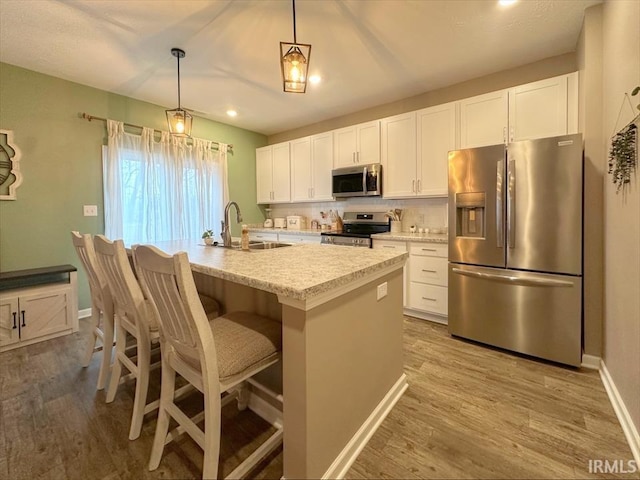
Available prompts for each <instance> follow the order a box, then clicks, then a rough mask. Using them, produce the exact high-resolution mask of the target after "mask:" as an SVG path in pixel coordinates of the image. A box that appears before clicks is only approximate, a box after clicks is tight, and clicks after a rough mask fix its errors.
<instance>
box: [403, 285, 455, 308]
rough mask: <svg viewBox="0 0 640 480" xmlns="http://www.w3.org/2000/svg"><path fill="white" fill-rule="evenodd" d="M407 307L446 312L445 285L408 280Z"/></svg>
mask: <svg viewBox="0 0 640 480" xmlns="http://www.w3.org/2000/svg"><path fill="white" fill-rule="evenodd" d="M409 308H414V309H416V310H422V311H424V312H432V313H438V314H440V315H446V314H447V287H438V286H435V285H425V284H424V283H419V282H409Z"/></svg>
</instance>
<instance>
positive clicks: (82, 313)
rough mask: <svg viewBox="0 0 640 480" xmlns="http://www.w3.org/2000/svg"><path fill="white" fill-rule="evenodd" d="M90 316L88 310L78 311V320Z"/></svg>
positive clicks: (89, 310)
mask: <svg viewBox="0 0 640 480" xmlns="http://www.w3.org/2000/svg"><path fill="white" fill-rule="evenodd" d="M90 316H91V309H90V308H83V309H82V310H78V318H88V317H90Z"/></svg>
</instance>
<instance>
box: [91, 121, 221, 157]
mask: <svg viewBox="0 0 640 480" xmlns="http://www.w3.org/2000/svg"><path fill="white" fill-rule="evenodd" d="M80 118H84V119H85V120H87V121H88V122H90V121H91V120H100V121H101V122H106V121H107V119H106V118H102V117H96V116H93V115H89V114H88V113H84V112H83V113H82V114H81V115H80ZM123 125H124V126H125V127H131V128H139V129H141V130H142V129H143V128H144V127H141V126H140V125H133V124H132V123H123ZM153 131H154V133H156V132H157V133H162V130H156V129H154V130H153ZM211 143H213V144H215V145H218V146H219V145H220V143H219V142H214V141H213V140H211ZM227 151H228V152H232V153H233V145H232V144H228V145H227Z"/></svg>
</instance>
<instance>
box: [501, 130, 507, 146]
mask: <svg viewBox="0 0 640 480" xmlns="http://www.w3.org/2000/svg"><path fill="white" fill-rule="evenodd" d="M502 141H503V142H504V143H507V127H502Z"/></svg>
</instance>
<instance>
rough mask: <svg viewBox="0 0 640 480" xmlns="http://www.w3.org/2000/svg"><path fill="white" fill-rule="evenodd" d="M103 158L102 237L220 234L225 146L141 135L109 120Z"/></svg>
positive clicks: (145, 239)
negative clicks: (103, 212) (213, 146)
mask: <svg viewBox="0 0 640 480" xmlns="http://www.w3.org/2000/svg"><path fill="white" fill-rule="evenodd" d="M107 131H108V135H109V138H108V143H107V154H106V155H105V159H104V166H103V169H104V204H105V235H106V236H107V237H109V238H111V239H118V238H122V239H123V240H124V242H125V244H127V245H132V244H135V243H153V242H158V241H163V240H179V239H194V240H195V239H200V237H201V235H202V232H203V231H204V230H208V229H211V230H213V231H214V232H215V233H216V235H217V236H218V235H219V234H220V231H221V228H220V221H221V220H222V216H223V209H224V206H225V205H226V203H227V201H228V186H227V145H226V144H223V143H220V144H219V145H218V150H217V151H215V150H213V149H212V148H211V146H212V142H211V141H209V140H202V139H199V138H194V139H193V141H192V143H191V145H188V144H187V142H186V139H183V138H175V137H172V136H171V135H169V133H168V132H162V138H161V139H160V142H156V141H155V140H154V138H153V130H152V129H150V128H143V130H142V134H141V135H132V134H130V133H126V132H125V131H124V125H123V123H122V122H116V121H113V120H107Z"/></svg>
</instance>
